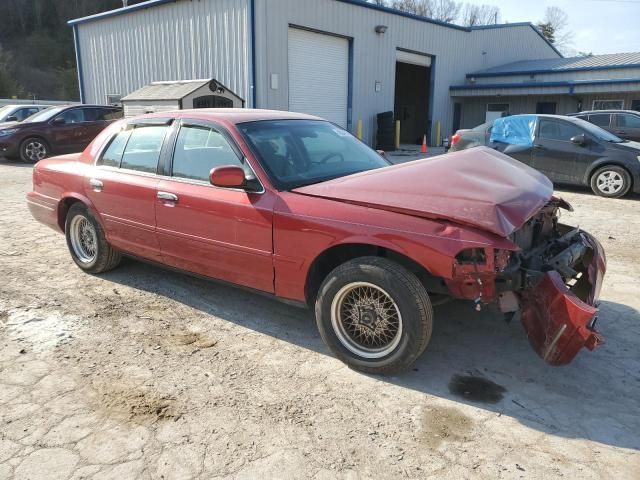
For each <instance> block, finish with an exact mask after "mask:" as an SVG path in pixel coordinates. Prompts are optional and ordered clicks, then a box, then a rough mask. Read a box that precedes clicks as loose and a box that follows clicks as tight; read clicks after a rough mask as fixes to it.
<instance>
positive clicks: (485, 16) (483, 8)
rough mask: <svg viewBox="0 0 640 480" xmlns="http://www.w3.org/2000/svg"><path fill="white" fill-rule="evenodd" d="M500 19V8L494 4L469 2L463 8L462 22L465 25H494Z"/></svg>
mask: <svg viewBox="0 0 640 480" xmlns="http://www.w3.org/2000/svg"><path fill="white" fill-rule="evenodd" d="M499 20H500V9H499V8H498V7H496V6H494V5H474V4H471V3H467V4H465V5H464V8H463V9H462V15H461V23H462V25H464V26H465V27H475V26H477V25H493V24H495V23H498V22H499Z"/></svg>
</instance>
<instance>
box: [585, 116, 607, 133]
mask: <svg viewBox="0 0 640 480" xmlns="http://www.w3.org/2000/svg"><path fill="white" fill-rule="evenodd" d="M612 117H613V116H612V115H611V114H610V113H590V114H589V115H588V116H587V117H586V118H584V117H580V118H583V119H584V120H587V121H589V122H590V123H593V124H594V125H597V126H598V127H600V128H602V129H604V130H606V131H607V132H613V130H614V128H615V127H614V126H613V125H614V123H613V118H612Z"/></svg>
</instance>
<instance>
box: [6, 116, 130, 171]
mask: <svg viewBox="0 0 640 480" xmlns="http://www.w3.org/2000/svg"><path fill="white" fill-rule="evenodd" d="M121 117H122V109H121V108H118V107H109V106H104V105H72V106H69V105H64V106H60V107H50V108H47V109H46V110H42V111H41V112H39V113H36V114H35V115H32V116H30V117H29V118H27V119H26V120H24V121H23V122H20V123H15V124H9V125H7V126H6V127H0V156H2V155H4V156H6V157H8V158H15V157H19V158H20V159H21V160H22V161H23V162H27V163H35V162H38V161H40V160H42V159H43V158H46V157H48V156H50V155H51V154H63V153H75V152H81V151H82V150H84V148H85V147H86V146H87V145H89V143H91V141H92V140H93V139H94V138H95V137H96V135H98V133H100V132H101V131H102V130H103V129H104V128H105V127H106V126H107V125H108V124H109V123H110V122H111V121H113V120H115V119H118V118H121Z"/></svg>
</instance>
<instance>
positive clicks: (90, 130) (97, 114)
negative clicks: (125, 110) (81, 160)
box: [82, 107, 121, 148]
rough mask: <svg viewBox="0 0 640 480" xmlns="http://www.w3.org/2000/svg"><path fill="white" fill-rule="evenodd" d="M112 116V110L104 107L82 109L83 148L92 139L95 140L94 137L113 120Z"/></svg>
mask: <svg viewBox="0 0 640 480" xmlns="http://www.w3.org/2000/svg"><path fill="white" fill-rule="evenodd" d="M113 115H114V110H113V109H110V108H106V107H86V108H84V116H85V123H84V127H85V130H84V138H83V140H82V141H83V144H84V146H85V147H86V146H87V145H89V144H90V143H91V142H92V141H93V139H94V138H96V136H97V135H98V134H99V133H100V132H101V131H102V130H104V129H105V128H106V127H107V125H109V123H111V121H113V120H114V119H115V117H114V116H113ZM120 117H121V116H120ZM83 148H84V147H83Z"/></svg>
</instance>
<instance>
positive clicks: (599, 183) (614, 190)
mask: <svg viewBox="0 0 640 480" xmlns="http://www.w3.org/2000/svg"><path fill="white" fill-rule="evenodd" d="M630 188H631V175H629V172H627V171H626V170H625V169H624V168H622V167H617V166H615V165H607V166H605V167H602V168H599V169H598V170H596V172H595V173H594V174H593V175H592V176H591V189H592V190H593V191H594V193H595V194H596V195H600V196H601V197H609V198H619V197H623V196H624V195H626V194H627V192H629V189H630Z"/></svg>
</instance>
